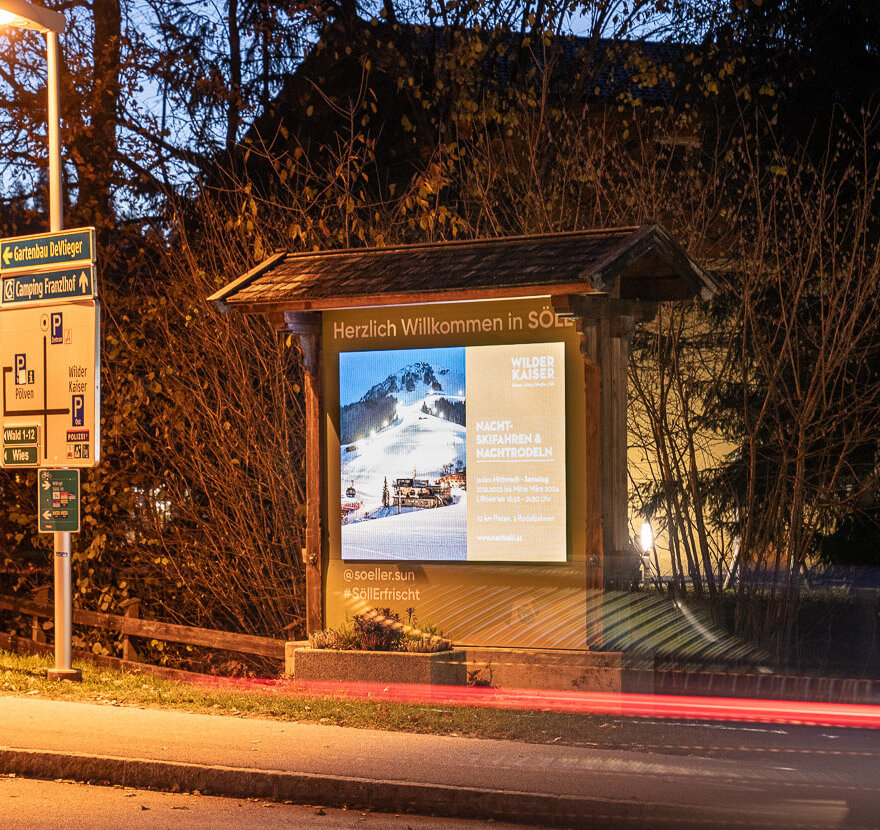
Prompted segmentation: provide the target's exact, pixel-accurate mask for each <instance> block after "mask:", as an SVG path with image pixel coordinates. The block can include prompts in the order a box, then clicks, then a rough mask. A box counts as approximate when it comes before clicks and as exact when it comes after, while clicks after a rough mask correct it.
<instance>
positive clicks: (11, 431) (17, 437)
mask: <svg viewBox="0 0 880 830" xmlns="http://www.w3.org/2000/svg"><path fill="white" fill-rule="evenodd" d="M3 443H4V444H6V445H7V446H9V445H11V444H15V445H17V446H20V445H22V444H39V443H40V428H39V427H38V426H36V425H34V426H27V425H26V426H14V427H3Z"/></svg>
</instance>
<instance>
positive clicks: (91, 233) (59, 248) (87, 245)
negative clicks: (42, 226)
mask: <svg viewBox="0 0 880 830" xmlns="http://www.w3.org/2000/svg"><path fill="white" fill-rule="evenodd" d="M94 261H95V229H94V228H76V229H75V230H70V231H56V232H55V233H41V234H36V235H34V236H12V237H9V238H8V239H0V273H6V272H9V271H25V270H30V271H32V270H35V269H43V270H45V269H46V268H53V267H54V268H58V267H66V266H71V265H91V264H92V263H93V262H94Z"/></svg>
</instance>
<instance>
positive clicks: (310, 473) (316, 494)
mask: <svg viewBox="0 0 880 830" xmlns="http://www.w3.org/2000/svg"><path fill="white" fill-rule="evenodd" d="M270 319H272V315H270ZM282 320H283V326H282V323H281V321H282ZM273 322H274V324H275V325H276V326H277V327H279V328H283V329H286V330H287V331H288V332H290V333H291V334H293V335H295V336H296V339H297V345H298V347H299V348H298V351H299V363H300V366H301V367H302V370H303V398H304V403H305V406H304V411H305V419H306V448H305V466H306V469H305V476H306V538H305V547H303V548H302V550H301V554H302V559H303V565H304V567H305V578H306V595H305V601H306V609H305V610H306V633H307V634H311V633H313V632H315V631H320V630H321V629H322V628H323V627H324V603H323V595H324V584H323V564H322V556H323V530H322V527H321V514H322V512H323V510H322V497H323V492H324V478H323V470H324V465H323V463H322V459H321V452H322V448H323V444H324V442H323V434H322V417H323V410H324V406H323V397H322V394H321V315H320V314H316V313H312V312H294V311H285V312H283V313H282V314H280V315H276V316H275V318H274V320H273Z"/></svg>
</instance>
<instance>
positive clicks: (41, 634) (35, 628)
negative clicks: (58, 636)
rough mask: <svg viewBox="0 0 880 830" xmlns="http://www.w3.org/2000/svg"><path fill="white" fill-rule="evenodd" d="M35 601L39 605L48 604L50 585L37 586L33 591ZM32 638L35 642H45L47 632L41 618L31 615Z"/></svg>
mask: <svg viewBox="0 0 880 830" xmlns="http://www.w3.org/2000/svg"><path fill="white" fill-rule="evenodd" d="M33 597H34V602H35V603H37V605H48V604H49V586H48V585H43V586H42V587H41V588H35V589H34V591H33ZM31 639H32V640H33V641H34V642H35V643H45V642H46V632H45V631H43V626H42V624H41V623H40V618H39V617H37V616H34V617H31Z"/></svg>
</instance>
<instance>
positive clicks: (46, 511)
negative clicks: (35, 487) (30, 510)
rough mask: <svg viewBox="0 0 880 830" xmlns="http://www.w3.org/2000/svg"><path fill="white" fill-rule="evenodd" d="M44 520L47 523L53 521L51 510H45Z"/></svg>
mask: <svg viewBox="0 0 880 830" xmlns="http://www.w3.org/2000/svg"><path fill="white" fill-rule="evenodd" d="M43 518H44V519H45V520H46V521H47V522H48V521H51V519H52V511H51V510H44V511H43Z"/></svg>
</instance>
